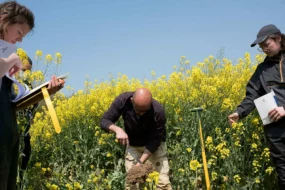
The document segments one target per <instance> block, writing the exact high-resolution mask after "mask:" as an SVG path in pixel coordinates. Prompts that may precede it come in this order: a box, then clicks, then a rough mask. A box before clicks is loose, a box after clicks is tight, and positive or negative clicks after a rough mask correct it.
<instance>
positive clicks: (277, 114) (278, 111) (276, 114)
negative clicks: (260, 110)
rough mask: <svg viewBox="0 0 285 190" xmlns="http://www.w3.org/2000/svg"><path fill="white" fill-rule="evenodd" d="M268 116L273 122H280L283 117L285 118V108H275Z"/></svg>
mask: <svg viewBox="0 0 285 190" xmlns="http://www.w3.org/2000/svg"><path fill="white" fill-rule="evenodd" d="M268 116H269V117H270V119H272V120H273V121H278V120H279V119H281V118H282V117H284V116H285V110H284V108H283V107H282V106H280V107H277V108H274V109H273V110H271V111H270V112H269V113H268Z"/></svg>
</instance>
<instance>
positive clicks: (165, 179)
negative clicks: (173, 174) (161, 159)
mask: <svg viewBox="0 0 285 190" xmlns="http://www.w3.org/2000/svg"><path fill="white" fill-rule="evenodd" d="M157 189H163V190H172V187H171V183H170V180H169V173H160V174H159V178H158V184H157Z"/></svg>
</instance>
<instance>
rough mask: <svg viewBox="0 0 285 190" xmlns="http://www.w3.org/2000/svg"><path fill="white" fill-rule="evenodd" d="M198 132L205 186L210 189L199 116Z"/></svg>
mask: <svg viewBox="0 0 285 190" xmlns="http://www.w3.org/2000/svg"><path fill="white" fill-rule="evenodd" d="M198 114H199V113H198ZM199 134H200V141H201V147H202V159H203V166H204V172H205V178H206V187H207V190H210V189H211V186H210V178H209V172H208V165H207V158H206V152H205V146H204V139H203V132H202V124H201V119H200V118H199Z"/></svg>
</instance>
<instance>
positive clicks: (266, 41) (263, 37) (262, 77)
mask: <svg viewBox="0 0 285 190" xmlns="http://www.w3.org/2000/svg"><path fill="white" fill-rule="evenodd" d="M256 44H258V45H259V48H260V49H261V50H262V51H263V52H264V53H265V54H266V55H267V56H266V58H265V59H264V61H263V63H260V64H259V65H258V66H257V69H256V70H255V72H254V74H253V75H252V77H251V78H250V80H249V82H248V84H247V86H246V97H245V98H244V100H243V101H242V102H241V103H240V105H238V107H237V109H236V112H234V113H232V114H231V115H229V116H228V120H229V123H230V124H232V123H234V122H237V121H238V120H240V119H242V118H244V117H246V116H247V115H248V114H249V113H250V112H251V111H252V110H253V109H254V108H255V105H254V102H253V101H254V100H255V99H257V98H259V97H260V96H263V95H265V94H267V93H269V92H271V91H272V90H273V91H274V93H275V96H276V100H277V105H278V107H277V108H274V109H273V110H271V111H269V113H268V116H269V117H270V119H271V120H273V122H272V123H270V124H267V125H265V126H264V133H265V136H266V138H267V142H268V146H269V149H270V152H271V156H272V159H273V162H274V164H275V166H276V172H277V174H278V179H279V186H280V189H285V110H284V108H285V51H284V50H285V35H284V34H282V33H281V31H280V30H279V29H278V28H277V27H276V26H275V25H273V24H270V25H266V26H264V27H262V28H261V29H260V31H259V32H258V34H257V38H256V40H255V41H254V42H253V43H252V44H251V47H254V46H255V45H256Z"/></svg>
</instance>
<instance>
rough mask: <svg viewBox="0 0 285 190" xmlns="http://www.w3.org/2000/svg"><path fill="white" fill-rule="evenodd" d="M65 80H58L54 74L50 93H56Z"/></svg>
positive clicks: (50, 84) (49, 89) (50, 83)
mask: <svg viewBox="0 0 285 190" xmlns="http://www.w3.org/2000/svg"><path fill="white" fill-rule="evenodd" d="M63 84H64V80H62V79H59V80H57V77H56V76H52V78H51V81H50V82H49V85H48V88H47V90H48V92H49V94H50V95H52V94H55V93H56V92H57V91H59V90H60V89H62V88H63Z"/></svg>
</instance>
